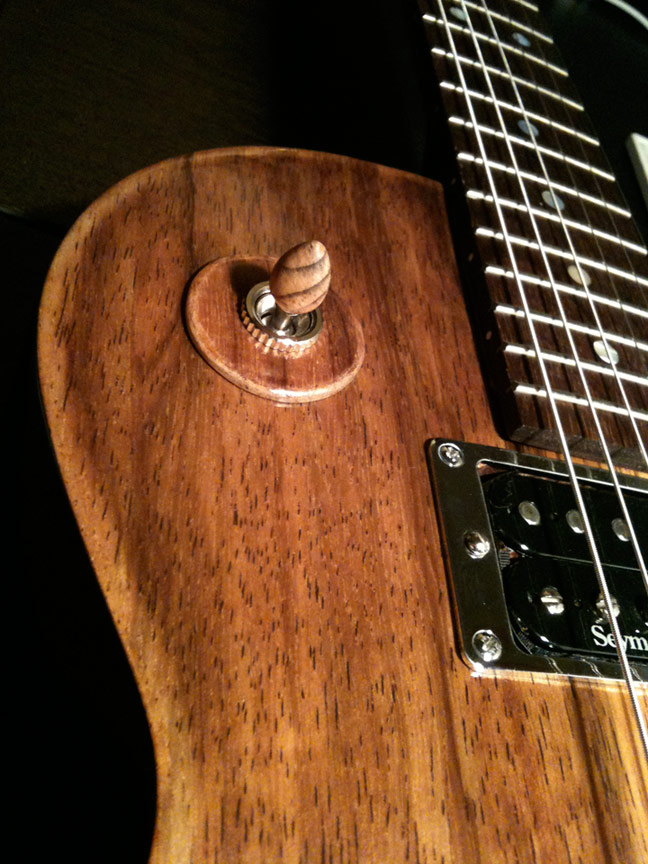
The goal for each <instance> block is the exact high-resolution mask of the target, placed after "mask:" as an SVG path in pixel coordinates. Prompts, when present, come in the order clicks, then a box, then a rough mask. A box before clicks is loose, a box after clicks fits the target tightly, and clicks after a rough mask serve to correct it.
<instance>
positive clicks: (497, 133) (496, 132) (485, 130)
mask: <svg viewBox="0 0 648 864" xmlns="http://www.w3.org/2000/svg"><path fill="white" fill-rule="evenodd" d="M448 122H449V123H452V124H453V125H454V126H463V127H465V128H466V129H473V123H472V122H471V121H470V120H464V118H463V117H457V116H456V115H453V116H452V117H449V118H448ZM477 131H478V132H479V133H481V134H482V135H489V136H492V137H494V138H499V139H500V140H506V138H508V140H509V141H510V142H511V143H513V144H517V145H518V146H519V147H524V148H525V149H527V150H532V151H533V152H534V153H535V152H540V153H541V154H542V155H543V156H550V157H551V158H552V159H557V160H559V161H560V162H566V163H567V164H569V165H573V167H574V168H579V169H580V170H581V171H589V172H590V173H591V174H596V175H597V177H601V178H602V179H603V180H609V181H610V182H611V183H615V182H616V177H615V176H614V174H610V173H609V171H604V170H603V169H602V168H597V167H596V166H595V165H591V164H590V163H589V162H583V161H582V160H580V159H576V158H574V157H573V156H567V155H565V154H564V153H561V152H560V151H559V150H554V149H553V148H551V147H545V146H544V145H541V144H538V143H537V141H536V142H535V143H532V142H530V141H527V140H525V139H524V138H519V137H518V136H517V135H514V134H512V133H511V132H507V134H506V135H505V134H504V132H502V131H501V130H500V129H494V128H493V127H491V126H483V125H482V124H479V125H478V126H477Z"/></svg>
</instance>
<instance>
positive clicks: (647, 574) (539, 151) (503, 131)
mask: <svg viewBox="0 0 648 864" xmlns="http://www.w3.org/2000/svg"><path fill="white" fill-rule="evenodd" d="M460 2H461V7H462V11H463V14H464V16H465V20H466V23H467V25H468V27H469V29H470V33H471V35H472V40H473V46H474V49H475V51H476V54H477V56H478V57H479V60H480V62H481V63H482V64H483V63H484V57H483V54H482V48H481V45H480V42H479V39H478V38H476V34H475V30H474V27H473V23H472V20H471V18H470V16H469V14H468V13H467V11H466V6H465V3H464V0H460ZM481 3H482V6H483V11H484V14H485V15H486V17H487V19H488V23H489V26H490V30H491V32H492V34H493V36H494V37H495V39H496V41H497V43H498V47H499V55H500V58H501V62H502V64H503V65H504V66H505V68H506V71H507V72H508V73H509V75H511V77H512V71H511V68H510V64H509V59H508V57H507V54H506V50H505V46H504V45H503V44H502V42H501V40H500V37H499V34H498V32H497V28H496V26H495V23H494V19H493V16H492V15H491V12H490V10H489V9H488V8H487V7H486V5H485V3H484V0H481ZM439 5H440V7H441V9H442V12H443V16H444V19H445V20H446V23H447V18H446V15H445V9H444V7H443V6H442V4H441V0H439ZM447 37H448V39H449V40H452V44H453V47H454V37H453V36H452V33H451V32H450V30H447ZM483 74H484V78H485V81H486V84H487V87H488V90H489V92H490V95H491V97H492V98H493V104H494V108H495V113H496V114H497V118H498V121H499V124H500V127H501V134H502V135H503V136H504V139H505V143H506V146H507V149H508V151H509V155H510V158H511V161H512V162H513V166H514V168H515V169H516V171H517V170H518V165H517V159H516V157H515V152H514V149H513V147H512V142H514V141H515V140H516V138H515V136H512V135H510V134H509V132H508V130H507V128H506V124H505V123H504V118H503V116H502V112H501V110H500V108H499V106H498V105H497V104H496V94H495V92H494V90H493V84H492V81H491V78H490V76H489V74H488V72H487V71H486V70H485V69H484V71H483ZM462 83H464V87H465V82H462ZM511 84H512V87H513V91H514V93H515V97H516V99H517V102H518V104H519V106H520V108H521V109H522V111H523V113H524V119H525V122H527V123H528V116H527V113H526V107H525V105H524V103H523V101H522V99H521V97H520V93H519V90H518V88H517V86H516V85H515V83H514V82H513V81H511ZM464 98H466V99H467V101H468V104H469V107H470V114H471V117H472V118H473V122H474V120H475V112H474V108H473V105H472V101H471V100H470V97H468V96H467V94H464ZM475 125H477V124H475ZM530 145H531V147H532V148H533V149H534V150H535V152H536V157H537V159H538V162H539V164H540V166H541V168H542V173H543V174H544V175H545V178H546V180H547V183H548V184H550V179H549V176H548V173H547V169H546V166H545V163H544V159H543V158H542V153H543V152H545V149H544V148H542V147H541V146H540V145H539V144H538V142H537V141H536V138H535V136H531V142H530ZM518 182H519V185H520V190H521V192H522V196H523V198H524V201H525V204H526V206H527V211H528V216H529V219H530V221H531V225H532V227H533V233H534V234H535V236H536V240H537V243H538V247H537V248H538V251H539V252H540V255H541V257H542V259H543V262H544V266H545V270H546V272H547V275H548V277H549V280H550V281H551V284H552V287H554V285H555V281H554V277H553V273H552V271H551V268H550V266H549V260H548V257H547V254H546V252H545V247H544V244H543V242H542V237H541V234H540V231H539V229H538V225H537V222H536V219H535V217H534V215H533V213H532V212H531V210H532V208H531V204H530V201H529V198H528V194H527V190H526V187H525V184H524V181H523V180H522V179H521V178H519V177H518ZM491 188H492V192H493V197H494V198H497V193H496V191H495V187H491ZM549 188H551V186H549ZM494 203H495V206H496V209H497V212H498V216H499V221H500V225H501V226H502V229H503V230H505V221H504V218H503V213H502V209H501V206H500V205H499V203H498V202H497V201H495V202H494ZM557 215H558V217H559V220H560V223H561V227H562V231H563V234H564V236H565V239H566V240H567V243H568V245H569V248H570V251H571V254H572V256H573V258H574V262H575V264H576V267H577V271H578V273H579V276H580V281H581V282H582V283H583V285H584V289H585V291H586V292H587V293H588V294H589V292H588V288H587V284H586V280H585V277H584V274H583V272H582V268H581V265H580V262H579V260H578V256H577V254H576V250H575V248H574V245H573V242H572V238H571V234H570V232H569V229H568V227H567V225H566V223H565V219H564V217H563V214H562V212H561V211H560V210H558V211H557ZM481 230H482V229H477V232H476V233H477V234H479V233H481ZM506 234H507V245H508V232H507V231H506ZM502 239H504V238H502ZM547 248H549V247H547ZM554 254H559V253H558V251H557V250H556V251H555V252H554ZM626 257H627V253H626ZM635 278H636V279H639V277H636V275H635ZM519 287H520V288H521V286H519ZM554 293H555V300H556V303H557V305H558V309H559V312H560V315H561V317H563V318H564V310H563V305H562V300H561V297H560V295H559V293H558V292H557V291H556V290H555V287H554ZM524 299H525V300H526V298H524ZM590 307H591V311H592V315H593V317H594V321H595V323H596V325H597V327H599V329H600V330H601V331H602V330H603V328H602V326H601V321H600V319H599V316H598V311H597V309H596V306H595V304H594V303H592V302H590ZM566 335H567V338H568V340H569V342H570V348H571V350H572V352H573V354H574V357H575V358H576V359H577V360H579V359H580V358H579V355H578V352H577V350H576V346H575V345H574V344H573V342H572V336H571V332H570V331H569V329H566ZM601 338H602V341H603V345H604V347H605V350H608V346H607V344H606V341H605V336H604V335H603V333H602V332H601ZM538 359H539V360H540V357H538ZM613 369H614V366H613ZM615 371H616V370H615ZM578 372H579V376H580V378H581V383H582V386H583V388H584V390H585V392H586V394H587V396H588V398H589V396H590V394H589V388H588V384H587V380H586V377H585V375H584V373H583V372H582V370H581V369H580V367H578ZM615 382H616V385H617V388H618V391H619V392H620V394H621V398H622V400H623V402H624V404H625V406H626V409H627V410H628V412H629V413H630V406H629V404H628V399H627V395H626V393H625V389H624V387H623V384H622V382H621V380H620V379H619V377H618V376H617V375H615ZM592 419H593V421H594V424H595V426H596V430H597V435H598V438H599V441H600V443H601V446H602V448H603V452H604V454H605V457H606V461H607V463H608V467H609V469H610V471H611V472H612V474H613V476H614V477H615V476H616V475H614V466H613V464H612V460H611V458H610V456H609V451H608V448H607V442H606V441H605V438H604V435H603V430H602V428H601V426H600V423H599V420H598V417H597V414H596V411H595V410H593V411H592ZM631 422H632V427H633V431H634V434H635V437H636V439H637V442H638V446H639V449H640V451H641V453H642V455H643V458H644V461H645V463H646V465H647V466H648V454H647V453H646V448H645V446H644V444H643V441H642V440H641V436H640V434H639V430H638V428H637V426H636V423H634V421H633V420H631ZM617 495H618V497H619V498H620V499H621V502H620V503H621V506H622V509H623V510H624V515H626V511H625V502H624V500H623V497H622V493H621V489H620V488H619V487H618V483H617ZM630 533H631V535H632V540H633V548H634V551H635V555H636V557H637V560H638V562H639V564H640V567H641V569H642V574H643V577H644V582H645V585H646V591H647V592H648V570H647V569H646V567H645V565H644V563H643V557H642V555H641V550H640V549H639V545H638V542H637V541H636V536H635V534H634V529H633V527H632V526H631V528H630ZM590 539H591V540H592V541H593V538H590ZM601 575H603V574H602V573H601ZM646 738H647V740H646V748H647V755H648V735H647V736H646Z"/></svg>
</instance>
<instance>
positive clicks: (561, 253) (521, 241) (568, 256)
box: [475, 227, 648, 286]
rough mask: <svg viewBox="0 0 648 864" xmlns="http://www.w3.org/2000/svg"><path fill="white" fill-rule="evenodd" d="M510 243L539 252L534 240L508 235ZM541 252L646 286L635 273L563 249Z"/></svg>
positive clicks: (487, 231)
mask: <svg viewBox="0 0 648 864" xmlns="http://www.w3.org/2000/svg"><path fill="white" fill-rule="evenodd" d="M475 234H476V235H477V236H478V237H489V238H490V239H492V240H498V241H503V240H504V234H503V232H501V231H494V230H493V229H492V228H483V227H481V228H477V230H476V231H475ZM508 238H509V240H510V242H511V243H512V244H513V245H514V246H523V247H526V248H527V249H533V250H535V251H539V250H540V246H539V244H538V243H537V242H536V241H535V240H527V239H526V237H519V236H517V235H511V234H509V235H508ZM542 248H543V251H544V252H545V253H546V254H547V255H553V256H554V257H557V258H562V259H564V260H566V261H577V262H578V263H580V264H581V265H583V266H584V267H585V268H589V267H593V268H594V269H595V270H602V271H604V272H607V273H611V274H612V275H613V276H619V277H620V278H621V279H627V280H628V281H629V282H634V283H636V284H637V285H645V286H648V279H646V278H645V277H643V276H639V275H637V274H636V273H631V272H630V271H628V270H622V269H619V268H618V267H611V266H610V265H608V264H606V263H605V262H604V261H596V260H595V259H593V258H586V257H585V256H581V255H577V256H576V257H574V256H573V255H572V253H571V252H566V251H565V250H564V249H558V248H557V247H555V246H547V245H545V244H543V247H542Z"/></svg>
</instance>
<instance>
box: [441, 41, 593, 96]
mask: <svg viewBox="0 0 648 864" xmlns="http://www.w3.org/2000/svg"><path fill="white" fill-rule="evenodd" d="M431 51H432V54H437V55H438V56H440V57H445V59H446V60H451V61H452V62H453V63H456V65H457V67H460V66H461V64H462V63H463V64H464V65H465V66H475V67H476V68H477V69H479V70H480V71H481V69H482V65H481V64H480V63H477V61H476V60H472V59H471V58H470V57H464V56H463V55H462V54H457V53H456V52H455V53H454V54H453V53H452V52H451V51H446V50H445V48H439V47H436V48H432V49H431ZM484 68H486V69H488V71H489V72H490V73H491V75H498V76H499V77H500V78H506V79H507V80H509V78H510V76H509V75H507V74H506V73H505V72H503V71H502V70H501V69H497V67H495V66H484ZM513 80H514V81H515V82H516V83H517V84H521V85H522V86H523V87H529V88H530V89H532V90H537V91H538V93H542V94H543V96H549V97H550V98H551V99H555V100H556V101H557V102H561V103H562V104H564V105H567V106H568V107H569V108H573V109H574V110H575V111H584V110H585V108H584V107H583V106H582V105H581V104H580V103H579V102H575V101H574V100H573V99H569V98H568V97H567V96H563V95H562V94H561V93H557V92H556V91H555V90H549V89H548V88H547V87H542V86H541V85H540V84H536V83H535V81H529V80H528V79H527V78H519V77H517V76H513Z"/></svg>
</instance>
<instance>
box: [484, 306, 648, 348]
mask: <svg viewBox="0 0 648 864" xmlns="http://www.w3.org/2000/svg"><path fill="white" fill-rule="evenodd" d="M494 312H495V314H496V315H506V316H509V317H515V318H520V319H522V320H526V313H525V311H524V309H521V308H519V307H518V306H513V305H510V304H505V303H498V304H497V305H496V306H495V308H494ZM530 317H531V320H532V321H533V322H536V323H538V324H547V325H549V326H550V327H553V328H556V329H558V330H564V324H563V322H562V320H561V319H560V318H553V317H551V316H550V315H545V314H543V313H542V312H531V315H530ZM567 326H568V328H569V330H572V331H573V332H574V333H582V334H583V335H585V336H589V337H591V338H593V339H600V338H601V336H604V337H605V340H606V342H608V343H614V344H618V345H625V346H627V347H628V348H636V349H637V350H638V351H645V352H646V353H648V342H642V341H640V340H639V339H631V338H630V337H628V336H621V335H620V334H618V333H607V332H605V331H604V332H603V333H602V334H601V331H600V330H599V329H598V328H597V327H589V326H586V325H584V324H578V323H577V322H575V321H568V322H567Z"/></svg>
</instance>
